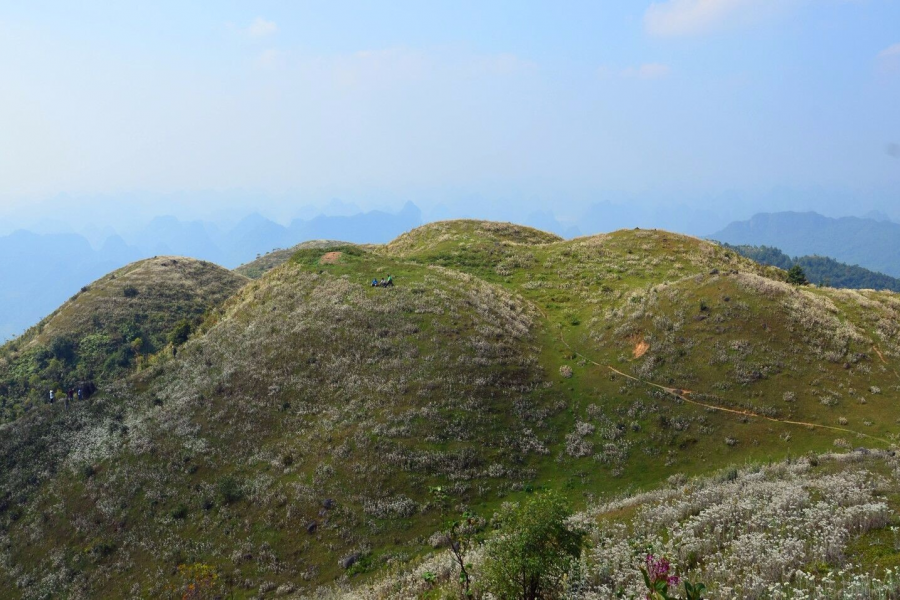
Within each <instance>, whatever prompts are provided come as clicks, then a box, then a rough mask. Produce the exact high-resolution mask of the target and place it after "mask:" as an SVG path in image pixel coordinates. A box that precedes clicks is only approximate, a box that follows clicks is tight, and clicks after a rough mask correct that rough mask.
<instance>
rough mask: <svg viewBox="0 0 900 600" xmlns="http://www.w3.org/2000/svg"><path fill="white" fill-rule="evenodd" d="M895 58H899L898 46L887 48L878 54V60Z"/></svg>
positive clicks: (899, 49)
mask: <svg viewBox="0 0 900 600" xmlns="http://www.w3.org/2000/svg"><path fill="white" fill-rule="evenodd" d="M895 56H900V44H894V45H893V46H889V47H887V48H885V49H884V50H882V51H881V52H879V53H878V58H892V57H895Z"/></svg>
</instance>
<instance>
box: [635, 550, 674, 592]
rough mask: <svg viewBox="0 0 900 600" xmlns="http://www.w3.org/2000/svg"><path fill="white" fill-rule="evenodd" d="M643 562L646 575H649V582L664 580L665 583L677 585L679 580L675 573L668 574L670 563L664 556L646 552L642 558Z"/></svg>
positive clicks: (670, 567) (670, 568)
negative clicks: (645, 555)
mask: <svg viewBox="0 0 900 600" xmlns="http://www.w3.org/2000/svg"><path fill="white" fill-rule="evenodd" d="M644 564H645V565H646V567H647V575H648V576H649V577H650V582H651V583H656V582H658V581H665V582H666V585H675V586H677V585H678V583H679V582H680V581H681V579H680V578H679V577H678V576H677V575H670V574H669V572H670V571H671V570H672V565H671V564H670V563H669V561H668V560H667V559H666V558H665V557H662V556H660V557H658V558H657V557H655V556H653V555H652V554H648V555H647V557H646V558H645V559H644Z"/></svg>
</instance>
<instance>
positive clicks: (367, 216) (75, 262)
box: [0, 201, 422, 340]
mask: <svg viewBox="0 0 900 600" xmlns="http://www.w3.org/2000/svg"><path fill="white" fill-rule="evenodd" d="M351 208H352V206H351V205H347V204H340V203H338V201H334V206H332V209H333V210H335V211H343V212H346V211H348V210H350V209H351ZM421 224H422V213H421V211H420V210H419V208H418V207H417V206H416V205H415V204H413V203H412V202H408V203H407V204H406V205H405V206H404V207H403V208H402V209H401V210H400V211H399V212H398V213H389V212H385V211H378V210H375V211H370V212H366V213H358V214H355V215H344V214H341V215H319V216H316V217H313V218H311V219H309V220H303V219H296V220H294V221H293V222H292V223H291V224H290V225H289V226H287V227H285V226H283V225H280V224H278V223H276V222H274V221H272V220H270V219H267V218H266V217H264V216H262V215H260V214H259V213H254V214H251V215H248V216H247V217H245V218H243V219H242V220H240V221H239V222H238V223H237V224H236V225H235V226H234V227H232V228H231V229H228V230H224V231H223V230H222V229H220V228H219V227H217V226H216V225H214V224H212V223H208V222H205V221H200V220H196V221H182V220H179V219H178V218H176V217H173V216H160V217H156V218H154V219H152V220H151V221H150V222H149V223H147V224H146V225H144V226H143V227H140V228H137V229H135V230H132V231H130V232H128V233H124V234H122V235H118V234H114V235H110V236H109V237H107V238H106V239H105V240H104V241H103V243H102V244H101V245H100V246H99V248H97V247H95V246H92V245H91V243H90V242H89V241H88V239H87V238H86V237H85V236H83V235H79V234H74V233H67V234H38V233H34V232H30V231H16V232H14V233H12V234H10V235H8V236H5V237H0V281H2V282H3V285H2V287H0V340H4V339H6V338H8V337H10V336H12V335H14V334H17V333H21V332H22V331H24V330H25V329H26V328H28V327H30V326H31V325H34V324H35V323H37V321H38V320H39V319H40V318H41V317H43V316H45V315H47V314H48V313H49V312H51V311H52V310H53V309H54V308H56V307H57V306H59V305H60V304H62V303H63V302H64V301H65V300H66V299H67V298H69V297H71V296H72V295H73V294H75V293H76V292H77V291H78V290H80V289H81V287H82V286H84V285H85V284H87V283H88V282H90V281H93V280H95V279H97V278H98V277H100V276H101V275H103V274H105V273H108V272H110V271H112V270H114V269H117V268H119V267H122V266H124V265H126V264H128V263H131V262H134V261H136V260H140V259H143V258H150V257H153V256H166V255H178V256H188V257H191V258H197V259H200V260H206V261H210V262H214V263H216V264H219V265H221V266H224V267H226V268H229V269H233V268H235V267H237V266H238V265H241V264H243V263H246V262H249V261H251V260H253V259H254V258H255V257H256V256H257V255H259V254H264V253H266V252H269V251H270V250H274V249H276V248H290V247H292V246H295V245H297V244H298V243H300V242H303V241H306V240H311V239H342V240H344V241H348V242H355V243H361V244H362V243H385V242H387V241H390V240H391V239H393V238H395V237H397V236H398V235H399V234H401V233H403V232H404V231H407V230H409V229H412V228H414V227H417V226H419V225H421Z"/></svg>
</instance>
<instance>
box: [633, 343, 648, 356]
mask: <svg viewBox="0 0 900 600" xmlns="http://www.w3.org/2000/svg"><path fill="white" fill-rule="evenodd" d="M649 349H650V344H648V343H647V342H646V341H644V340H643V339H637V340H635V344H634V349H633V350H632V351H631V353H632V355H633V356H634V358H640V357H642V356H643V355H645V354H647V351H648V350H649Z"/></svg>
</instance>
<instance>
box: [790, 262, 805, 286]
mask: <svg viewBox="0 0 900 600" xmlns="http://www.w3.org/2000/svg"><path fill="white" fill-rule="evenodd" d="M787 280H788V283H790V284H792V285H806V284H808V283H809V281H808V280H807V279H806V273H804V272H803V267H801V266H800V265H794V266H793V267H791V268H790V269H788V277H787Z"/></svg>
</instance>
